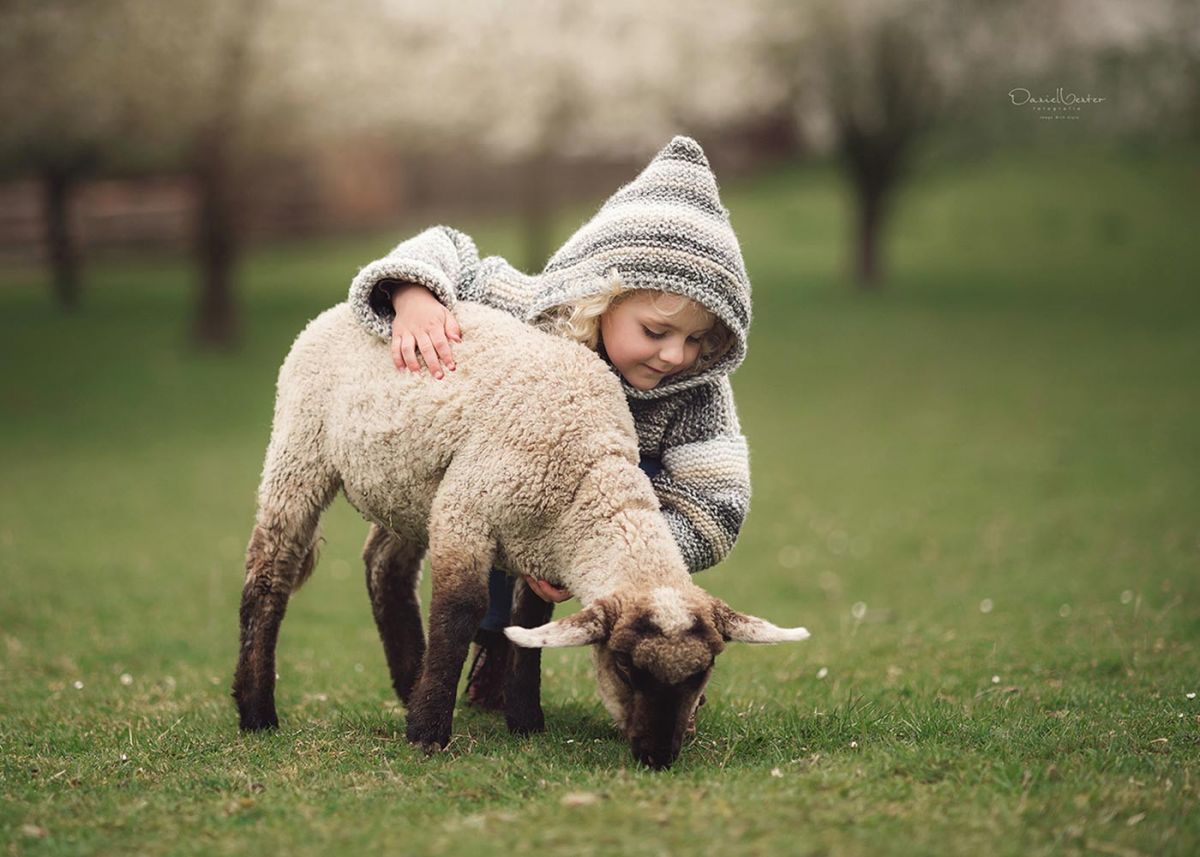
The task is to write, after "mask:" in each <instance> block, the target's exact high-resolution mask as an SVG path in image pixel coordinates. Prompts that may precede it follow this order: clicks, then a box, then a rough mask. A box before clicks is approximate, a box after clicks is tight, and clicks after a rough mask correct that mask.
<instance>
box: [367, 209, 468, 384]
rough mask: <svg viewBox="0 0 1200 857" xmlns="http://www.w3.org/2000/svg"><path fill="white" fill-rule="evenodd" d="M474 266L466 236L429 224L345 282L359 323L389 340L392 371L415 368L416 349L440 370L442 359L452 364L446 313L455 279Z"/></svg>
mask: <svg viewBox="0 0 1200 857" xmlns="http://www.w3.org/2000/svg"><path fill="white" fill-rule="evenodd" d="M478 264H479V253H478V251H477V250H476V249H475V242H474V241H472V240H471V238H470V236H468V235H467V234H465V233H463V232H460V231H458V230H457V229H452V228H450V227H448V226H433V227H430V228H429V229H426V230H425V231H424V232H422V233H420V234H419V235H415V236H413V237H412V238H409V239H408V240H406V241H403V242H401V243H400V244H399V245H397V246H396V247H395V249H393V250H392V251H391V252H390V253H388V254H387V255H386V256H384V257H383V258H382V259H377V260H376V261H374V262H372V263H370V264H369V265H367V266H365V267H364V268H362V270H360V271H359V272H358V274H357V275H356V276H355V278H354V281H353V282H352V283H351V284H350V295H349V302H350V306H351V307H352V308H353V310H354V312H355V314H356V315H357V317H358V320H359V321H360V322H361V323H362V324H363V325H364V326H365V327H367V328H368V329H369V330H371V331H372V332H373V333H374V334H375V335H377V336H379V337H380V338H381V339H390V340H391V342H392V359H393V362H395V363H396V368H397V369H402V368H405V367H406V366H407V367H408V368H409V369H412V370H413V371H419V368H420V364H419V363H418V362H417V359H416V354H417V352H418V351H419V352H420V354H421V356H422V357H424V358H425V362H426V364H427V365H428V366H429V368H430V371H431V372H433V373H434V374H440V371H441V364H442V363H446V364H447V365H448V366H452V365H453V356H452V355H451V353H450V348H449V344H448V342H447V340H454V339H458V338H459V337H460V333H459V330H458V323H457V322H456V321H455V320H454V316H453V315H452V314H451V311H452V310H453V309H454V304H455V303H456V302H457V300H458V298H459V297H460V295H459V293H458V286H459V283H460V282H461V281H462V280H464V279H465V278H466V276H467V275H469V273H470V271H471V269H472V268H474V267H475V266H477V265H478ZM417 286H420V287H422V288H416V287H417ZM435 304H436V307H435Z"/></svg>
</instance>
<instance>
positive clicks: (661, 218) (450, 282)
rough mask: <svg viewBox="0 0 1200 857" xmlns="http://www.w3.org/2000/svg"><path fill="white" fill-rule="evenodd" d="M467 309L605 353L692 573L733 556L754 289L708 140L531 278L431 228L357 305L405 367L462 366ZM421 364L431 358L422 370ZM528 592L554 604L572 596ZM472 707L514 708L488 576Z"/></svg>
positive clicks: (382, 265)
mask: <svg viewBox="0 0 1200 857" xmlns="http://www.w3.org/2000/svg"><path fill="white" fill-rule="evenodd" d="M458 300H469V301H477V302H480V303H484V304H488V305H489V306H493V307H496V308H498V309H502V310H505V311H507V312H510V313H512V314H513V315H515V316H517V317H518V318H520V319H522V320H524V321H526V322H528V323H529V324H532V325H535V326H537V327H539V328H541V329H544V330H547V331H550V332H553V333H556V334H559V335H562V336H566V337H569V338H571V339H574V340H576V341H578V342H581V343H583V344H584V345H586V346H587V347H589V348H592V349H594V350H595V351H596V352H597V354H599V355H600V356H601V357H602V358H603V359H604V360H605V361H606V362H607V363H608V364H609V365H610V366H611V367H612V368H613V370H614V371H615V372H616V373H617V374H618V375H619V377H620V379H621V384H622V387H623V388H624V390H625V394H626V397H627V398H628V401H629V408H630V411H631V412H632V414H633V420H634V424H635V425H636V428H637V433H638V446H639V448H640V451H641V467H642V469H643V470H644V471H645V472H646V474H647V475H648V476H649V477H650V481H651V484H652V485H653V486H654V490H655V493H656V494H657V496H658V499H659V501H660V503H661V506H662V513H663V515H664V517H665V518H666V521H667V524H668V526H669V528H670V530H671V533H672V534H673V535H674V537H675V540H676V542H677V543H678V545H679V549H680V552H681V553H682V555H683V558H684V560H685V561H686V562H687V564H688V567H689V568H690V569H691V570H692V571H693V572H696V571H701V570H702V569H705V568H709V567H710V566H713V565H716V564H717V563H718V562H720V561H721V560H722V559H724V558H725V556H726V555H727V554H728V553H729V551H730V550H731V549H732V548H733V544H734V542H735V540H736V539H737V535H738V531H739V529H740V528H741V525H742V521H743V520H744V518H745V516H746V512H747V509H748V507H749V502H750V468H749V456H748V452H747V448H746V440H745V438H744V437H743V436H742V434H741V428H740V426H739V424H738V418H737V411H736V410H735V408H734V402H733V392H732V389H731V387H730V384H729V379H728V375H729V373H731V372H732V371H733V370H734V369H736V368H737V366H738V365H739V364H740V363H741V362H742V359H743V358H744V357H745V354H746V334H747V331H748V329H749V325H750V282H749V280H748V278H747V276H746V270H745V266H744V264H743V262H742V254H741V249H740V248H739V246H738V241H737V237H736V236H735V235H734V232H733V229H732V227H731V226H730V222H729V212H728V211H726V210H725V208H724V207H723V206H722V205H721V202H720V198H719V196H718V190H717V182H716V178H715V177H714V176H713V173H712V170H711V168H710V167H709V164H708V159H707V158H706V157H705V156H704V152H703V150H702V149H701V148H700V145H699V144H698V143H697V142H696V141H695V140H692V139H691V138H689V137H682V136H679V137H675V138H674V139H673V140H671V142H670V143H669V144H668V145H667V146H666V147H665V148H664V149H663V150H662V151H661V152H659V153H658V155H657V156H655V158H654V159H653V160H652V161H651V162H650V164H649V165H648V166H647V167H646V168H645V169H644V170H642V172H641V173H640V174H639V175H638V177H637V178H636V179H634V180H633V181H632V182H630V183H629V184H627V185H625V186H624V187H622V188H621V189H620V190H618V191H617V192H616V193H615V194H613V195H612V197H610V198H609V199H608V201H607V202H605V203H604V205H603V206H602V207H601V208H600V210H599V212H597V213H596V215H595V216H594V217H593V218H592V219H591V220H589V221H588V222H587V223H585V224H584V225H583V226H581V227H580V228H579V229H578V230H577V231H576V232H575V234H574V235H573V236H571V238H570V239H568V240H567V242H566V243H565V244H564V245H563V246H562V247H561V248H560V249H559V250H558V252H557V253H555V254H554V256H553V257H551V259H550V261H549V262H548V263H547V265H546V268H545V270H543V271H542V273H541V274H539V275H536V276H529V275H527V274H524V273H521V272H520V271H518V270H516V269H515V268H513V267H512V266H511V265H509V264H508V262H506V261H505V260H504V259H502V258H500V257H498V256H491V257H488V258H485V259H482V260H481V259H480V258H479V255H478V252H477V251H476V249H475V245H474V242H472V240H471V239H470V238H469V237H468V236H467V235H465V234H463V233H462V232H459V231H457V230H454V229H451V228H449V227H445V226H435V227H432V228H430V229H427V230H426V231H424V232H422V233H421V234H419V235H417V236H415V237H414V238H411V239H409V240H407V241H405V242H403V243H401V244H400V245H399V246H397V247H396V248H395V249H394V250H392V251H391V253H389V254H388V255H387V256H385V257H384V258H382V259H379V260H378V261H375V262H372V263H371V264H369V265H367V266H366V267H364V268H363V269H362V270H361V271H359V273H358V275H357V276H356V277H355V278H354V281H353V283H352V285H351V287H350V304H351V306H352V307H353V308H354V310H355V312H356V315H357V316H358V318H359V320H360V321H361V322H362V324H363V325H365V326H366V327H367V328H368V329H370V330H371V331H372V332H374V333H375V334H376V335H378V336H380V337H381V338H384V339H390V340H391V343H392V358H393V361H394V362H395V364H396V368H397V369H399V370H407V371H412V372H418V373H419V372H421V371H422V370H421V360H423V361H424V363H425V365H426V367H428V369H429V371H430V372H431V373H432V374H433V376H434V378H435V379H441V378H443V377H444V373H445V372H446V371H451V372H452V371H454V370H455V364H454V355H453V350H452V348H451V342H454V341H461V333H460V331H459V328H458V324H457V322H456V321H455V319H454V316H453V309H454V305H455V302H456V301H458ZM418 357H419V358H420V359H418ZM526 583H527V585H528V586H529V587H530V588H531V589H532V590H533V591H534V592H535V593H537V594H538V595H539V596H540V597H542V598H543V599H545V600H547V601H554V602H558V601H564V600H566V599H567V598H569V597H570V593H568V592H566V591H564V590H561V589H556V588H554V587H552V586H550V585H549V584H546V583H545V582H544V581H539V580H533V579H527V580H526ZM488 589H489V594H490V599H491V603H490V606H489V608H488V613H487V615H486V616H485V617H484V620H483V622H482V624H481V627H480V631H479V633H478V634H477V635H476V642H477V643H478V645H479V649H478V651H477V652H476V656H475V660H474V662H473V663H472V666H471V669H470V672H469V674H468V682H467V698H468V701H469V702H470V703H472V704H474V705H477V706H480V707H484V708H502V707H503V695H502V694H503V676H504V667H505V664H506V663H507V660H508V641H507V639H506V638H505V637H504V635H503V633H501V631H502V629H503V628H504V627H505V626H506V625H507V624H508V616H509V610H510V605H511V601H512V581H511V579H510V578H509V577H508V576H507V575H506V574H504V572H503V571H500V570H493V571H492V574H491V578H490V580H489V585H488Z"/></svg>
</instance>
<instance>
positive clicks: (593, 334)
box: [535, 269, 733, 378]
mask: <svg viewBox="0 0 1200 857" xmlns="http://www.w3.org/2000/svg"><path fill="white" fill-rule="evenodd" d="M639 292H648V293H650V294H651V295H652V298H651V300H652V301H657V298H658V297H660V296H662V295H664V294H672V296H674V295H673V293H671V292H663V291H662V290H660V289H646V288H641V289H638V288H630V287H629V286H627V285H626V284H625V281H624V280H622V279H621V277H620V275H619V274H617V272H616V270H615V269H614V270H611V271H609V272H608V276H607V277H606V278H605V283H604V286H603V288H601V289H600V290H599V291H597V292H595V293H593V294H590V295H587V296H586V297H582V298H580V299H578V300H576V301H574V302H572V303H565V304H559V305H558V306H555V307H551V308H550V309H548V310H546V311H545V312H544V313H542V314H541V316H540V317H539V318H538V319H537V321H536V322H535V324H536V326H537V327H538V328H540V329H541V330H544V331H546V332H547V333H553V334H555V335H556V336H562V337H565V338H567V339H571V340H574V341H575V342H578V343H581V344H582V345H586V346H587V347H588V348H590V349H592V350H593V351H596V350H597V349H598V348H599V347H600V317H601V316H603V315H604V313H606V312H608V310H609V309H611V308H612V307H614V306H616V305H617V304H619V303H621V302H622V301H625V300H628V299H629V298H631V297H633V296H634V295H636V294H638V293H639ZM677 297H680V298H682V299H683V300H682V301H681V302H680V303H679V304H678V305H677V306H675V307H674V308H672V309H663V308H660V307H657V306H656V307H655V308H656V309H658V310H659V312H662V313H663V314H664V315H668V316H670V315H676V314H677V313H680V312H683V310H684V309H685V308H686V307H687V306H688V302H691V303H693V304H695V305H696V306H697V307H698V308H699V309H700V310H701V311H702V312H703V313H704V314H705V315H706V316H707V317H708V318H710V319H712V322H713V323H712V327H710V328H709V330H708V332H707V333H705V334H704V336H703V337H702V338H701V340H700V353H699V355H697V357H696V360H695V362H694V363H692V365H691V366H686V367H684V368H683V369H680V370H679V371H678V372H672V373H671V376H670V377H672V378H678V377H681V376H685V375H694V374H697V373H699V372H703V371H704V370H705V369H707V368H708V367H709V366H711V365H712V364H713V363H715V362H716V361H718V360H720V359H721V358H722V357H724V356H725V354H726V353H727V352H728V351H729V349H730V348H732V347H733V334H732V333H731V332H730V331H729V328H728V327H726V326H725V324H724V322H722V321H721V320H720V319H719V318H716V317H715V316H713V314H712V313H711V312H710V311H709V310H708V309H707V308H706V307H704V306H702V305H701V304H700V303H699V302H698V301H694V300H692V299H691V298H687V297H684V296H683V295H678V296H677Z"/></svg>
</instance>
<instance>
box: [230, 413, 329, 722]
mask: <svg viewBox="0 0 1200 857" xmlns="http://www.w3.org/2000/svg"><path fill="white" fill-rule="evenodd" d="M287 424H288V423H287V421H286V420H285V421H284V425H285V426H286V425H287ZM307 437H308V436H307V435H301V436H300V438H299V440H298V441H297V442H296V443H293V442H292V441H293V438H292V437H290V436H289V435H288V434H287V433H286V429H285V430H283V431H282V432H281V429H280V426H279V425H278V424H277V425H276V427H275V431H274V433H273V434H272V437H271V445H270V447H269V448H268V453H267V456H268V457H267V461H266V464H265V465H264V467H263V478H262V483H261V484H260V485H259V489H258V490H259V493H258V514H257V517H256V519H255V525H254V532H253V534H252V535H251V536H250V546H249V547H248V548H247V549H246V582H245V585H244V586H243V588H242V607H241V646H240V648H239V650H238V663H237V672H236V673H235V675H234V679H233V698H234V699H235V700H236V701H237V708H238V715H239V717H240V722H241V727H242V729H243V730H257V729H270V728H274V727H276V726H278V725H279V718H278V717H277V716H276V714H275V645H276V643H277V642H278V639H279V625H280V623H281V622H283V614H284V612H285V611H286V610H287V603H288V598H289V597H291V594H292V593H293V592H294V591H295V590H296V589H297V588H299V586H300V584H302V583H303V582H304V581H305V579H306V578H307V577H308V575H309V574H311V573H312V570H313V565H314V564H315V563H316V540H317V524H318V522H319V521H320V519H321V513H322V512H324V511H325V509H326V508H327V507H328V506H329V504H330V503H331V502H333V498H334V495H335V494H336V493H337V490H338V488H339V487H340V485H341V482H340V480H339V478H338V475H337V474H336V473H335V472H333V471H332V470H331V469H330V468H329V467H327V466H325V465H324V464H323V462H322V460H321V458H320V457H319V455H317V454H316V453H315V452H313V451H312V450H310V449H308V448H307V447H306V446H305V445H304V442H303V441H305V440H306V439H307Z"/></svg>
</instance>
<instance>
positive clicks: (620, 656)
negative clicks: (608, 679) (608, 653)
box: [612, 652, 633, 684]
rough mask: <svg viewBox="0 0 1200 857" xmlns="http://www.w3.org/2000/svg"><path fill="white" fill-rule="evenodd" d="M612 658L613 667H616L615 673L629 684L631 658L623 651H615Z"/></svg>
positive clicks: (631, 671) (631, 669) (631, 668)
mask: <svg viewBox="0 0 1200 857" xmlns="http://www.w3.org/2000/svg"><path fill="white" fill-rule="evenodd" d="M612 660H613V667H614V668H615V669H616V671H617V675H618V676H620V677H621V680H622V681H624V682H625V683H626V684H629V683H630V681H632V674H633V659H632V658H630V657H629V655H627V654H625V653H624V652H615V653H614V654H613V659H612Z"/></svg>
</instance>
